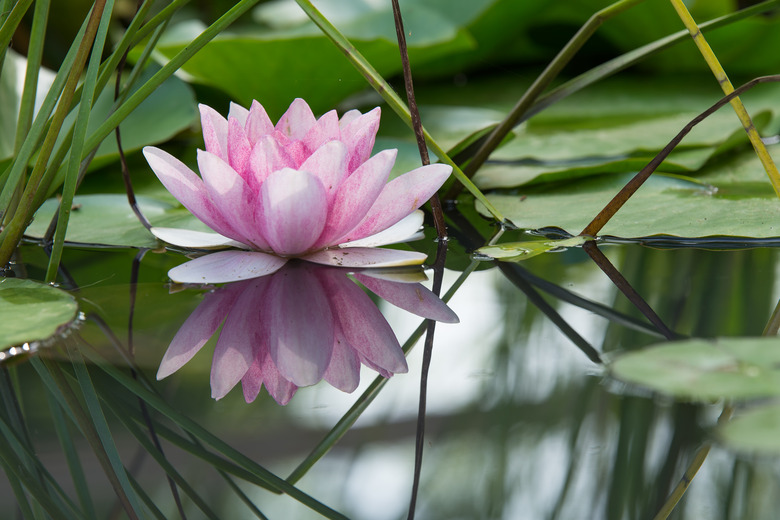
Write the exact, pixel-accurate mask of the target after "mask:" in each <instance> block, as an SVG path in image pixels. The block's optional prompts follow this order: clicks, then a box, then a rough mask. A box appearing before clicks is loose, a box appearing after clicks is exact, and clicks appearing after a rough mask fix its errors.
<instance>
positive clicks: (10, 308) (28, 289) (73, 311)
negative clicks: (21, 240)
mask: <svg viewBox="0 0 780 520" xmlns="http://www.w3.org/2000/svg"><path fill="white" fill-rule="evenodd" d="M77 315H78V304H77V303H76V299H75V298H73V296H71V295H70V294H68V293H66V292H65V291H63V290H61V289H57V288H56V287H52V286H51V285H46V284H43V283H40V282H35V281H32V280H22V279H18V278H2V279H0V316H2V317H3V321H2V325H0V349H6V348H8V347H13V346H17V345H21V344H23V343H32V342H34V341H43V340H46V339H48V338H51V337H52V336H55V335H57V334H61V333H63V332H64V331H65V330H66V329H67V328H68V326H70V325H72V324H73V323H74V322H75V320H76V318H77Z"/></svg>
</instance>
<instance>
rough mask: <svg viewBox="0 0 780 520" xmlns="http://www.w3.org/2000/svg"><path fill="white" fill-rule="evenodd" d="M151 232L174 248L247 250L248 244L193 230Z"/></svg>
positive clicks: (161, 228) (164, 229) (161, 229)
mask: <svg viewBox="0 0 780 520" xmlns="http://www.w3.org/2000/svg"><path fill="white" fill-rule="evenodd" d="M149 231H151V232H152V235H154V236H156V237H157V238H159V239H160V240H162V241H163V242H167V243H169V244H171V245H174V246H179V247H187V248H192V249H218V248H223V247H238V248H246V247H247V245H246V244H242V243H241V242H236V241H235V240H233V239H232V238H228V237H226V236H222V235H220V234H219V233H208V232H205V231H193V230H191V229H179V228H167V227H153V228H151V229H150V230H149Z"/></svg>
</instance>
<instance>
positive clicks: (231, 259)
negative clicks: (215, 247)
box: [168, 251, 287, 283]
mask: <svg viewBox="0 0 780 520" xmlns="http://www.w3.org/2000/svg"><path fill="white" fill-rule="evenodd" d="M286 262H287V259H286V258H280V257H278V256H274V255H269V254H266V253H260V252H257V251H218V252H216V253H211V254H208V255H206V256H201V257H199V258H196V259H195V260H190V261H189V262H187V263H185V264H181V265H179V266H176V267H174V268H173V269H171V270H170V271H168V276H169V277H170V278H171V280H173V281H174V282H179V283H224V282H235V281H238V280H247V279H251V278H257V277H259V276H265V275H267V274H271V273H274V272H276V271H278V270H279V269H280V268H281V267H282V266H283V265H284V264H285V263H286Z"/></svg>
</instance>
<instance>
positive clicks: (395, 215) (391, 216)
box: [345, 164, 452, 241]
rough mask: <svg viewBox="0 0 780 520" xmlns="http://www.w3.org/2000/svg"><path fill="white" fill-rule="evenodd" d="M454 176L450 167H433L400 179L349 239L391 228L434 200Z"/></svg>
mask: <svg viewBox="0 0 780 520" xmlns="http://www.w3.org/2000/svg"><path fill="white" fill-rule="evenodd" d="M451 172H452V167H450V166H449V165H446V164H429V165H428V166H422V167H420V168H417V169H416V170H412V171H410V172H408V173H405V174H403V175H401V176H400V177H396V178H395V179H393V180H392V181H390V182H389V183H387V184H386V185H385V187H384V189H383V190H382V193H380V194H379V197H378V198H377V200H376V202H374V205H373V206H371V209H370V210H369V211H368V213H367V214H366V216H365V217H364V218H363V220H362V222H361V223H360V224H358V226H357V227H356V228H355V229H354V230H352V231H350V232H349V234H348V236H346V237H345V239H346V240H347V241H350V240H357V239H359V238H364V237H367V236H369V235H373V234H374V233H378V232H380V231H382V230H384V229H387V228H389V227H390V226H392V225H393V224H395V223H396V222H398V221H399V220H401V219H402V218H404V217H405V216H407V215H409V214H410V213H411V212H412V211H414V210H416V209H417V208H419V207H420V206H422V205H423V204H424V203H425V202H426V201H427V200H428V199H430V198H431V196H432V195H433V194H434V193H436V190H438V189H439V188H441V185H442V184H444V181H446V180H447V177H449V175H450V173H451Z"/></svg>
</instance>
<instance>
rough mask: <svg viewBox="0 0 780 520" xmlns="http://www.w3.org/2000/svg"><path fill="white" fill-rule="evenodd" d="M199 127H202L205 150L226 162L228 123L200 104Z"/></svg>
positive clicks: (212, 110) (209, 108) (215, 112)
mask: <svg viewBox="0 0 780 520" xmlns="http://www.w3.org/2000/svg"><path fill="white" fill-rule="evenodd" d="M198 108H199V109H200V125H201V126H202V127H203V141H204V142H205V145H206V150H207V151H209V152H211V153H213V154H214V155H216V156H217V157H219V158H220V159H222V160H223V161H227V160H228V148H227V143H228V122H227V119H225V118H224V117H222V116H221V115H220V114H219V112H217V111H216V110H214V109H213V108H211V107H210V106H207V105H203V104H200V105H198Z"/></svg>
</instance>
